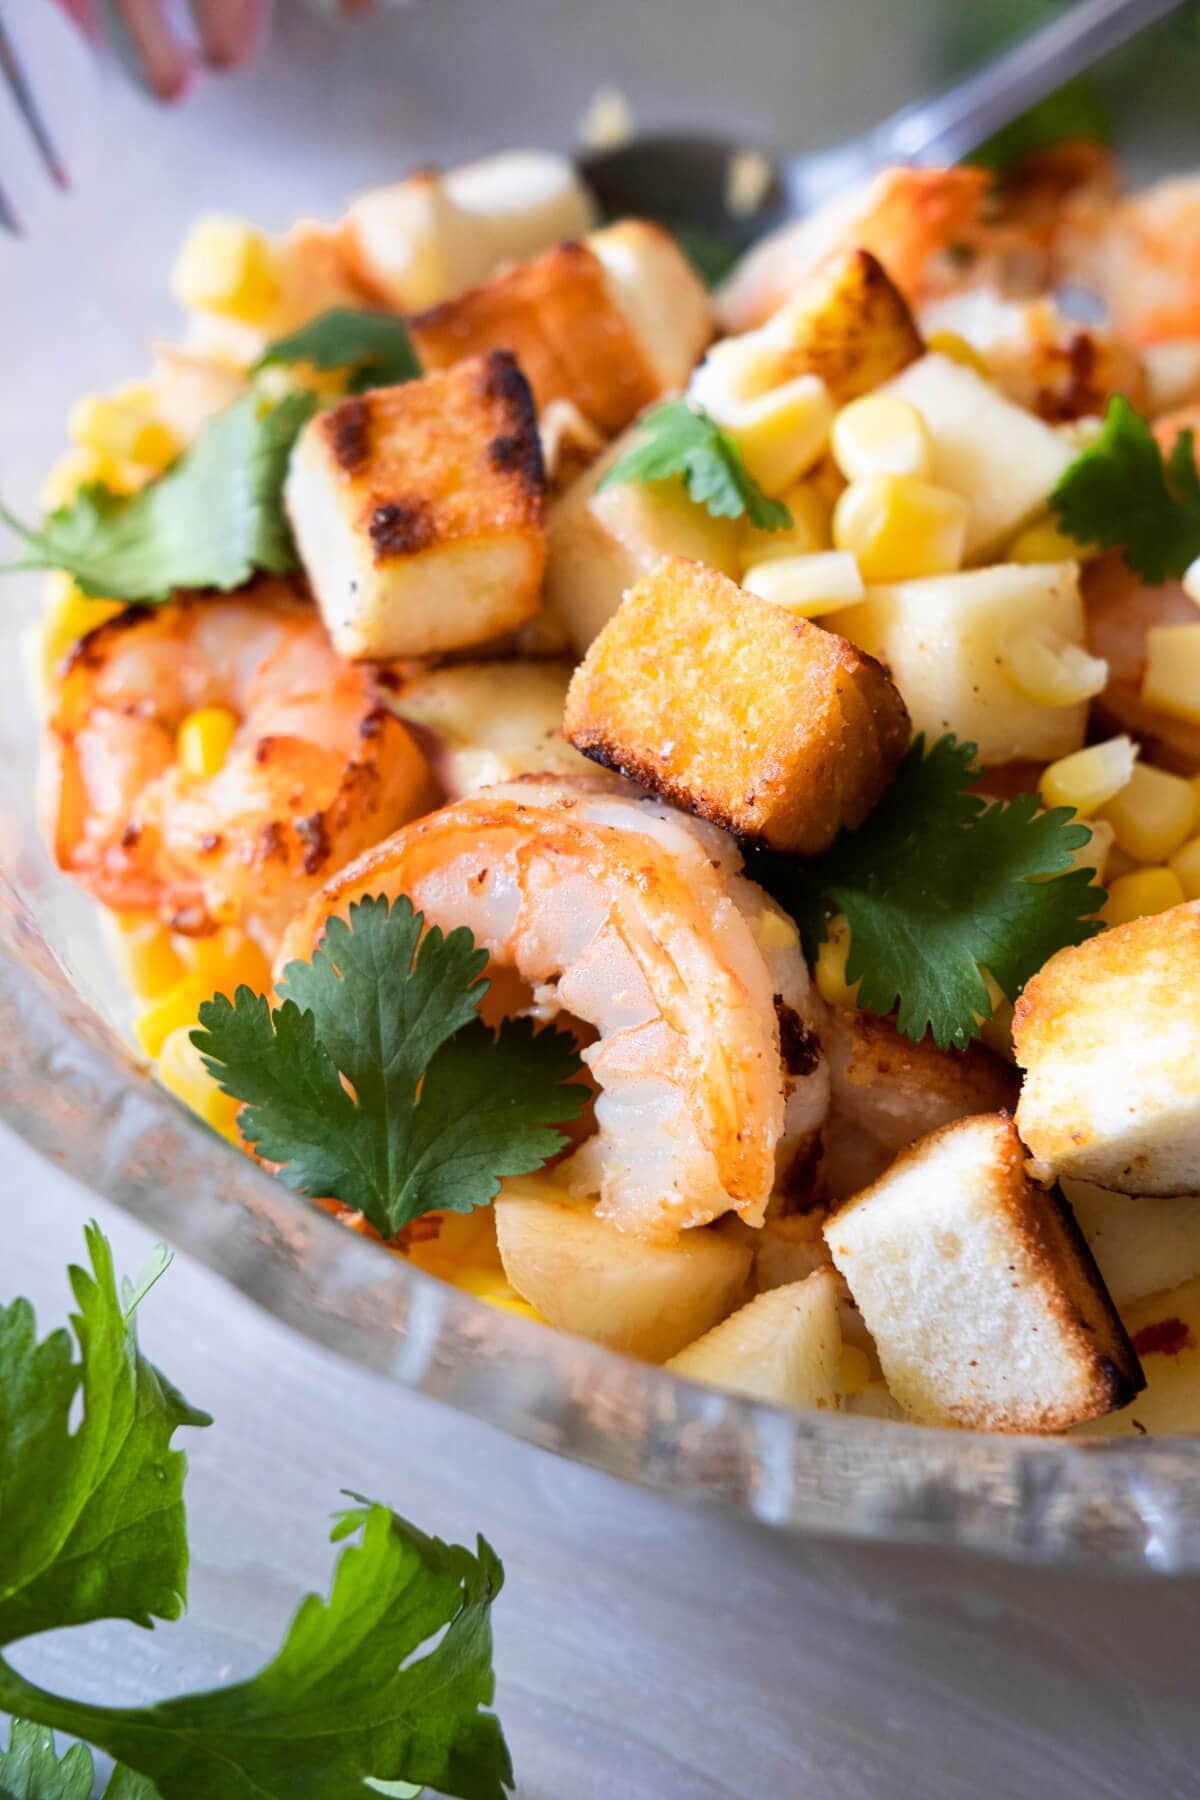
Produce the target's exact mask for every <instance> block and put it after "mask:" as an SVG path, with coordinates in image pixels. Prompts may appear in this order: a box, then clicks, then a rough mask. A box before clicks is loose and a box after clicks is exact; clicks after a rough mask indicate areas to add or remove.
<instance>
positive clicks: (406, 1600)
mask: <svg viewBox="0 0 1200 1800" xmlns="http://www.w3.org/2000/svg"><path fill="white" fill-rule="evenodd" d="M87 1243H88V1250H89V1254H90V1261H91V1265H92V1266H91V1271H90V1272H87V1271H85V1270H83V1269H72V1270H71V1271H70V1276H71V1283H72V1287H73V1288H74V1291H75V1297H76V1300H77V1303H78V1305H79V1314H78V1316H77V1317H76V1318H75V1319H73V1321H72V1323H73V1326H74V1330H75V1337H76V1339H77V1341H78V1347H79V1358H78V1360H75V1358H74V1356H73V1350H72V1343H71V1339H70V1337H69V1335H68V1334H67V1332H65V1331H56V1332H52V1333H51V1334H50V1336H49V1337H47V1338H44V1339H42V1340H41V1341H40V1342H39V1341H38V1339H37V1334H36V1323H35V1320H34V1315H33V1311H32V1308H31V1307H30V1306H29V1304H28V1302H27V1301H24V1300H17V1301H14V1302H13V1303H12V1305H10V1306H8V1307H7V1308H3V1307H0V1649H3V1648H5V1647H7V1645H9V1644H11V1643H13V1642H15V1641H16V1640H17V1639H18V1638H23V1637H27V1636H29V1635H31V1634H32V1633H34V1632H40V1631H48V1630H53V1629H56V1628H57V1627H59V1626H64V1625H76V1624H82V1623H84V1622H85V1621H86V1620H91V1619H100V1618H113V1619H132V1620H134V1621H135V1622H137V1623H139V1624H143V1625H147V1626H149V1625H150V1624H151V1622H152V1620H153V1619H173V1618H175V1617H177V1615H178V1613H179V1610H180V1607H181V1605H182V1595H183V1590H184V1585H185V1581H186V1572H187V1561H188V1550H187V1531H186V1520H185V1515H184V1506H183V1489H182V1484H183V1474H184V1467H185V1465H184V1458H183V1455H182V1453H181V1452H180V1451H177V1450H174V1449H171V1448H170V1447H169V1445H170V1440H171V1436H172V1434H173V1432H174V1431H175V1430H176V1429H177V1428H178V1426H180V1425H199V1424H206V1423H208V1420H207V1417H206V1415H204V1414H202V1413H197V1412H196V1411H195V1410H194V1409H193V1408H191V1407H189V1406H188V1405H187V1403H186V1402H185V1401H184V1400H182V1398H181V1396H180V1395H179V1394H178V1392H177V1390H176V1389H175V1388H174V1387H173V1386H172V1384H171V1383H170V1382H169V1381H168V1380H167V1379H166V1377H165V1376H163V1375H161V1374H160V1373H159V1372H158V1371H157V1370H156V1369H155V1368H153V1366H152V1365H151V1364H150V1363H148V1362H147V1361H146V1360H145V1358H144V1357H143V1356H142V1354H141V1352H140V1350H139V1349H138V1346H137V1338H136V1332H135V1324H134V1318H135V1312H136V1308H137V1306H138V1304H139V1302H140V1300H141V1299H142V1297H143V1296H144V1294H145V1292H146V1291H147V1288H148V1285H152V1280H153V1278H156V1276H157V1274H158V1273H161V1270H162V1267H164V1266H165V1259H163V1258H160V1259H159V1260H158V1262H157V1264H156V1265H155V1267H154V1268H153V1269H152V1270H151V1272H150V1277H149V1278H148V1280H144V1281H143V1282H141V1283H139V1284H138V1286H137V1287H136V1288H135V1289H126V1292H125V1295H124V1297H122V1295H120V1294H119V1293H118V1289H117V1284H116V1280H115V1276H114V1273H113V1262H112V1254H111V1251H110V1249H109V1246H108V1244H107V1242H106V1240H105V1239H104V1237H103V1236H102V1235H101V1233H100V1231H99V1230H98V1228H97V1227H96V1226H94V1225H93V1226H91V1227H89V1228H88V1232H87ZM80 1388H82V1391H83V1411H82V1417H81V1420H80V1423H79V1424H78V1426H76V1427H75V1429H74V1430H72V1423H71V1412H72V1407H73V1403H74V1401H75V1398H76V1395H77V1392H78V1390H79V1389H80ZM351 1498H352V1499H353V1500H354V1501H355V1502H356V1504H355V1505H354V1506H353V1507H352V1508H351V1509H350V1510H348V1511H346V1512H344V1513H342V1514H340V1515H339V1517H338V1519H337V1522H336V1524H335V1527H334V1530H333V1540H334V1542H335V1543H341V1544H343V1545H344V1548H343V1549H342V1551H341V1553H340V1555H339V1557H338V1561H337V1565H336V1568H335V1570H334V1575H333V1582H332V1585H331V1588H330V1591H329V1595H328V1598H326V1599H323V1598H321V1597H320V1596H319V1595H316V1594H310V1595H309V1596H308V1598H307V1599H306V1600H304V1601H303V1603H302V1604H301V1606H300V1608H299V1610H298V1611H297V1613H296V1615H295V1617H294V1618H293V1620H292V1622H291V1625H290V1626H289V1627H288V1630H287V1633H286V1636H285V1638H284V1641H283V1644H282V1646H281V1648H280V1650H279V1652H278V1654H277V1655H276V1656H275V1657H274V1658H273V1659H272V1660H271V1661H270V1662H269V1663H268V1664H267V1665H266V1667H265V1668H263V1669H261V1670H260V1671H259V1673H258V1674H257V1675H254V1676H252V1677H251V1678H250V1679H249V1680H246V1681H241V1682H237V1683H235V1684H234V1685H232V1686H230V1687H225V1688H218V1689H214V1690H212V1691H209V1692H206V1693H199V1694H186V1695H181V1696H180V1697H178V1698H177V1699H172V1700H165V1701H162V1702H160V1703H159V1704H157V1705H153V1706H142V1707H107V1706H95V1705H92V1704H90V1703H86V1702H82V1701H77V1700H72V1699H69V1698H66V1697H65V1696H61V1695H58V1694H54V1693H50V1692H48V1691H47V1690H46V1689H44V1688H41V1687H38V1686H36V1685H34V1684H33V1683H32V1682H30V1681H28V1680H26V1679H25V1677H24V1676H22V1675H20V1674H18V1672H17V1671H16V1670H15V1669H14V1668H13V1667H12V1666H11V1665H10V1663H9V1662H8V1661H7V1660H6V1659H5V1658H4V1657H2V1656H0V1711H7V1712H10V1713H12V1714H13V1715H14V1716H15V1717H16V1718H17V1719H18V1721H19V1722H18V1723H17V1724H15V1725H14V1727H13V1730H12V1734H11V1736H10V1739H9V1745H8V1749H7V1750H6V1751H5V1750H3V1749H2V1748H0V1794H2V1795H4V1796H5V1800H8V1796H10V1795H11V1796H12V1797H13V1800H86V1796H87V1795H89V1794H90V1793H91V1789H92V1775H93V1765H92V1760H91V1756H90V1754H89V1752H88V1751H87V1750H86V1749H85V1748H83V1747H78V1748H73V1749H71V1750H69V1751H68V1752H67V1753H66V1754H65V1755H64V1757H63V1758H62V1760H61V1761H59V1760H58V1758H57V1756H56V1754H55V1749H54V1742H53V1737H52V1735H51V1734H52V1733H53V1732H54V1731H64V1732H69V1733H71V1734H73V1735H75V1736H77V1737H79V1738H81V1739H83V1740H84V1743H85V1744H92V1745H95V1746H96V1747H97V1748H99V1749H101V1750H104V1751H106V1752H107V1753H108V1754H109V1755H110V1756H112V1757H114V1758H116V1759H117V1761H118V1768H117V1770H116V1771H115V1773H114V1775H113V1777H112V1780H111V1782H110V1783H109V1786H108V1789H107V1792H106V1800H296V1797H297V1796H301V1795H313V1796H316V1795H324V1794H334V1793H336V1794H347V1795H349V1794H356V1793H362V1794H363V1795H364V1796H365V1795H366V1794H367V1793H368V1792H374V1793H390V1794H414V1793H416V1792H418V1791H419V1790H420V1789H421V1788H424V1787H432V1788H435V1789H437V1791H438V1792H440V1793H445V1794H449V1795H456V1796H460V1797H461V1800H503V1796H504V1794H505V1792H506V1791H507V1790H509V1789H510V1788H511V1785H512V1764H511V1761H510V1758H509V1754H508V1749H507V1746H506V1744H505V1741H504V1734H503V1732H502V1730H501V1728H500V1723H499V1721H498V1719H497V1718H496V1717H495V1715H494V1714H493V1713H491V1712H490V1711H488V1710H486V1709H487V1708H489V1707H490V1706H491V1704H492V1700H493V1698H494V1692H495V1678H494V1675H493V1670H492V1633H491V1618H490V1614H491V1607H492V1603H493V1601H494V1600H495V1598H496V1596H497V1594H498V1593H499V1592H500V1589H501V1586H502V1583H503V1570H502V1568H501V1565H500V1562H499V1560H498V1558H497V1557H496V1554H495V1552H494V1551H493V1550H492V1549H491V1548H490V1547H489V1545H488V1544H487V1543H486V1542H485V1541H484V1540H483V1539H482V1538H481V1539H479V1540H478V1544H477V1547H476V1550H475V1551H474V1552H472V1551H470V1550H467V1549H464V1548H462V1547H460V1546H458V1545H454V1544H445V1543H442V1542H440V1541H439V1540H438V1539H437V1538H432V1537H427V1536H425V1534H424V1533H422V1532H420V1531H418V1530H417V1529H416V1528H415V1527H414V1526H412V1525H409V1524H407V1523H406V1522H405V1521H404V1520H403V1519H400V1518H398V1517H397V1516H396V1515H395V1514H394V1513H393V1512H392V1511H391V1510H390V1508H388V1507H386V1506H380V1505H377V1504H372V1503H370V1502H369V1501H366V1500H362V1499H361V1498H360V1497H359V1496H357V1495H352V1496H351ZM153 1499H157V1501H158V1505H157V1507H154V1506H152V1505H150V1504H148V1502H149V1501H151V1500H153Z"/></svg>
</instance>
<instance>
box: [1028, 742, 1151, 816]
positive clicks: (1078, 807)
mask: <svg viewBox="0 0 1200 1800" xmlns="http://www.w3.org/2000/svg"><path fill="white" fill-rule="evenodd" d="M1137 755H1138V747H1137V745H1136V744H1135V743H1134V741H1133V739H1132V738H1129V737H1115V738H1107V739H1106V740H1105V742H1104V743H1102V744H1089V745H1088V746H1087V748H1086V749H1084V750H1076V751H1073V752H1072V754H1071V755H1070V756H1060V757H1059V759H1058V761H1057V762H1052V763H1050V764H1049V765H1048V766H1047V767H1046V768H1045V769H1043V770H1042V778H1041V780H1040V781H1039V782H1038V792H1039V793H1040V794H1041V796H1042V804H1043V806H1048V807H1049V806H1073V807H1074V808H1075V811H1076V812H1077V813H1078V815H1079V817H1080V818H1081V819H1086V818H1090V816H1091V814H1092V813H1094V812H1095V811H1096V810H1097V808H1098V807H1101V806H1103V805H1104V804H1105V802H1106V801H1108V800H1111V799H1112V798H1113V796H1114V795H1115V794H1119V793H1120V791H1121V789H1122V788H1123V787H1124V786H1125V784H1126V782H1127V781H1128V780H1129V778H1130V776H1131V775H1132V774H1133V768H1134V764H1135V763H1136V761H1137Z"/></svg>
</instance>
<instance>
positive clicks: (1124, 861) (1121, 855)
mask: <svg viewBox="0 0 1200 1800" xmlns="http://www.w3.org/2000/svg"><path fill="white" fill-rule="evenodd" d="M1139 866H1140V865H1139V864H1138V863H1136V862H1135V861H1134V860H1133V858H1132V856H1126V854H1125V852H1124V850H1121V849H1119V848H1118V846H1117V845H1116V844H1115V843H1114V844H1112V845H1111V846H1110V848H1109V852H1108V856H1107V858H1106V859H1105V864H1104V880H1105V885H1106V886H1109V887H1111V886H1112V883H1113V882H1114V881H1115V880H1116V879H1117V876H1118V875H1132V874H1133V872H1134V870H1135V869H1136V868H1138V867H1139Z"/></svg>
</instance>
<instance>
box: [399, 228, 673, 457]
mask: <svg viewBox="0 0 1200 1800" xmlns="http://www.w3.org/2000/svg"><path fill="white" fill-rule="evenodd" d="M408 329H409V334H410V336H411V338H412V341H413V344H414V346H415V348H416V351H417V355H418V356H419V357H420V359H421V363H422V366H423V367H424V368H426V369H446V368H449V367H450V366H451V365H452V364H454V363H456V362H458V361H459V359H460V358H461V357H464V356H470V355H473V354H476V353H477V352H479V351H483V350H492V349H497V348H501V349H506V350H511V351H512V352H513V353H514V354H515V355H516V356H517V357H518V359H519V360H520V363H521V367H522V368H523V369H524V371H525V373H526V375H527V376H528V378H529V385H530V387H531V388H532V389H533V395H534V399H535V401H536V403H537V408H538V411H539V412H541V411H542V410H543V409H544V408H545V407H546V406H547V405H548V404H549V403H550V401H551V400H572V401H574V403H575V405H576V406H577V407H578V408H579V409H580V411H581V412H582V413H583V414H584V415H585V416H586V417H587V418H588V419H590V420H591V421H592V422H593V423H594V424H595V425H597V426H599V427H600V429H601V430H602V431H604V432H606V433H612V432H617V431H620V430H621V429H622V427H623V426H625V425H628V423H629V421H630V420H631V419H632V418H634V417H635V416H636V415H637V414H638V413H639V412H640V411H641V410H642V408H643V407H644V406H648V405H649V404H650V402H651V401H652V400H654V399H655V398H657V395H658V392H659V383H658V381H657V378H656V376H655V372H654V370H653V369H652V368H651V366H650V364H649V362H648V361H647V358H646V356H645V354H644V352H643V350H642V348H641V346H640V344H639V343H638V340H637V337H636V336H635V334H634V332H633V330H632V328H631V326H630V323H629V321H628V319H627V318H626V317H625V314H624V313H623V312H622V311H621V309H620V308H619V307H618V306H617V305H616V303H615V302H614V300H613V297H612V293H611V291H610V288H609V284H608V278H607V276H606V274H605V270H604V266H603V264H602V263H601V261H600V259H599V257H598V256H596V255H595V253H594V252H593V251H592V250H590V249H589V248H588V247H587V245H586V244H570V243H568V244H559V245H557V246H556V247H555V248H554V249H553V250H547V251H546V252H545V254H544V255H542V256H537V257H534V258H533V259H532V261H530V262H525V263H518V264H516V265H515V266H514V267H513V268H510V269H505V270H502V271H501V273H500V274H498V275H493V276H492V277H491V279H490V280H488V281H485V282H482V283H481V284H480V285H479V286H478V287H473V288H468V289H467V291H466V292H465V293H462V294H456V295H455V297H454V298H453V299H452V300H445V301H443V302H442V303H441V304H440V305H438V306H431V307H430V308H429V309H428V310H427V311H426V312H421V313H416V314H415V315H414V316H413V317H412V318H410V319H409V321H408Z"/></svg>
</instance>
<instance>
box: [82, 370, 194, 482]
mask: <svg viewBox="0 0 1200 1800" xmlns="http://www.w3.org/2000/svg"><path fill="white" fill-rule="evenodd" d="M69 429H70V432H71V436H72V437H73V438H74V439H75V441H76V443H77V444H79V445H80V447H81V448H82V449H84V450H90V451H92V452H93V453H94V454H95V455H97V456H101V457H112V458H113V459H115V460H116V461H117V462H132V463H138V464H140V465H141V466H142V467H144V468H147V469H154V470H158V469H165V468H166V466H167V464H168V463H169V462H172V461H173V460H174V459H175V457H176V456H178V454H179V449H180V445H179V440H178V439H177V438H176V436H175V433H174V432H173V431H172V430H171V428H170V426H169V425H167V424H166V423H165V422H164V421H163V420H162V419H160V418H158V417H156V415H155V399H154V389H153V388H152V387H151V386H150V383H149V382H148V381H132V382H129V383H128V384H127V385H126V386H125V387H121V388H117V390H116V392H115V393H112V394H88V395H85V396H84V397H83V398H82V399H80V400H77V401H76V402H75V404H74V406H73V407H72V408H71V417H70V425H69Z"/></svg>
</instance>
